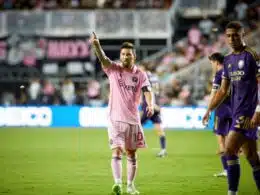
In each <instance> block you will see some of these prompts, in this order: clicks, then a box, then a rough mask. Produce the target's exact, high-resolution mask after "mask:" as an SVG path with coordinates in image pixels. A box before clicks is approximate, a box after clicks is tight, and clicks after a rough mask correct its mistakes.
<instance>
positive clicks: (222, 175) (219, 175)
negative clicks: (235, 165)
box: [214, 170, 227, 177]
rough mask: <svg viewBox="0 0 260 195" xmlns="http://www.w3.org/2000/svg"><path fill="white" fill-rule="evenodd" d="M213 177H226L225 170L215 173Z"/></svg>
mask: <svg viewBox="0 0 260 195" xmlns="http://www.w3.org/2000/svg"><path fill="white" fill-rule="evenodd" d="M214 177H227V171H226V170H224V171H222V172H220V173H216V174H214Z"/></svg>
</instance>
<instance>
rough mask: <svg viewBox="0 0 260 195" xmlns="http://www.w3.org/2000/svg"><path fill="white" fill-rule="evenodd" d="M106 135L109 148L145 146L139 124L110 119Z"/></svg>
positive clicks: (132, 148)
mask: <svg viewBox="0 0 260 195" xmlns="http://www.w3.org/2000/svg"><path fill="white" fill-rule="evenodd" d="M108 136H109V144H110V148H111V149H114V148H117V147H120V148H122V149H129V150H135V149H137V148H146V143H145V138H144V132H143V129H142V127H141V125H139V124H136V125H133V124H129V123H124V122H120V121H110V124H109V126H108Z"/></svg>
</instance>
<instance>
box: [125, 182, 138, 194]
mask: <svg viewBox="0 0 260 195" xmlns="http://www.w3.org/2000/svg"><path fill="white" fill-rule="evenodd" d="M126 193H127V194H131V195H136V194H140V192H138V191H137V190H136V189H135V186H134V184H132V185H127V189H126Z"/></svg>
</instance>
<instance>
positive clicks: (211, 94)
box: [208, 90, 217, 107]
mask: <svg viewBox="0 0 260 195" xmlns="http://www.w3.org/2000/svg"><path fill="white" fill-rule="evenodd" d="M216 93H217V91H216V90H211V93H210V96H209V103H208V107H209V105H210V104H211V102H212V101H213V99H214V97H215V95H216Z"/></svg>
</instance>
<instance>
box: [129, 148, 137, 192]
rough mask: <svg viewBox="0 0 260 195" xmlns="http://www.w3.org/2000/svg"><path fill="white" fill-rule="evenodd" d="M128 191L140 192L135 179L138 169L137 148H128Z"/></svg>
mask: <svg viewBox="0 0 260 195" xmlns="http://www.w3.org/2000/svg"><path fill="white" fill-rule="evenodd" d="M126 153H127V193H130V194H139V192H138V191H137V190H136V189H135V185H134V179H135V176H136V170H137V157H136V151H135V150H127V152H126Z"/></svg>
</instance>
